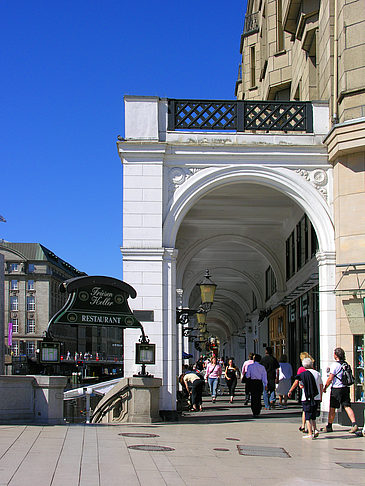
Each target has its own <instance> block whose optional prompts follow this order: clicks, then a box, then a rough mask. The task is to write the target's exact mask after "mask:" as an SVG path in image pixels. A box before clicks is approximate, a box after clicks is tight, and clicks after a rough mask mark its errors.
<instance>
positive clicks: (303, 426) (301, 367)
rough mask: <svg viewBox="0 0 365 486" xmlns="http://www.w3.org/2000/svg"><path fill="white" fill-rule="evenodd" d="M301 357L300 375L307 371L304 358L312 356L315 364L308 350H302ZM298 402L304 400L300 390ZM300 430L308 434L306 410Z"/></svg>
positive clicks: (298, 373)
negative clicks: (303, 362)
mask: <svg viewBox="0 0 365 486" xmlns="http://www.w3.org/2000/svg"><path fill="white" fill-rule="evenodd" d="M299 358H300V366H299V368H298V371H297V375H300V373H303V371H305V368H304V366H303V365H302V361H303V359H304V358H310V359H311V360H312V363H313V366H314V359H313V358H312V356H311V355H310V354H309V353H307V351H303V352H301V353H300V354H299ZM298 402H299V403H300V404H301V402H302V397H301V393H300V391H299V396H298ZM299 430H300V432H303V434H308V430H307V428H306V420H305V413H304V412H303V413H302V425H301V426H300V427H299Z"/></svg>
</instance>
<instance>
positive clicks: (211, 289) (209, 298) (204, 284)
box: [197, 269, 217, 313]
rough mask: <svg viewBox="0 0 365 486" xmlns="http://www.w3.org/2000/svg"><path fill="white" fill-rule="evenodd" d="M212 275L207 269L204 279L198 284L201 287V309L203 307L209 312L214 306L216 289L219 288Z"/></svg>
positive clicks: (204, 310)
mask: <svg viewBox="0 0 365 486" xmlns="http://www.w3.org/2000/svg"><path fill="white" fill-rule="evenodd" d="M210 277H211V275H210V274H209V270H208V269H207V270H206V271H205V276H204V278H203V280H202V281H201V282H200V283H198V284H197V285H198V286H199V288H200V295H201V299H202V303H201V305H200V308H199V310H200V309H202V310H203V312H205V313H207V312H209V311H210V309H211V308H212V305H213V300H214V294H215V289H216V288H217V285H216V284H215V283H214V282H212V280H211V278H210Z"/></svg>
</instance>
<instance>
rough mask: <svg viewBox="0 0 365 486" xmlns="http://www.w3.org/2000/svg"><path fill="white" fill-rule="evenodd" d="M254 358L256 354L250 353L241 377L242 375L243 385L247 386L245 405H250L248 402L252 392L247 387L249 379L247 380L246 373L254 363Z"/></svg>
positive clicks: (243, 366)
mask: <svg viewBox="0 0 365 486" xmlns="http://www.w3.org/2000/svg"><path fill="white" fill-rule="evenodd" d="M253 356H254V354H253V353H250V354H249V355H248V360H246V361H245V362H244V363H243V365H242V370H241V375H242V383H244V384H245V405H248V402H249V400H250V392H249V390H248V386H247V378H246V371H247V367H248V366H249V365H250V364H252V363H253Z"/></svg>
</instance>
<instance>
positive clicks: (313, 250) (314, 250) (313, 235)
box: [311, 225, 318, 257]
mask: <svg viewBox="0 0 365 486" xmlns="http://www.w3.org/2000/svg"><path fill="white" fill-rule="evenodd" d="M317 251H318V239H317V235H316V231H315V229H314V228H313V226H312V225H311V257H314V256H315V254H316V253H317Z"/></svg>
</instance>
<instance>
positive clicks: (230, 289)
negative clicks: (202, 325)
mask: <svg viewBox="0 0 365 486" xmlns="http://www.w3.org/2000/svg"><path fill="white" fill-rule="evenodd" d="M302 214H303V211H302V210H301V209H300V208H299V207H298V206H297V205H296V203H294V202H293V201H292V200H291V199H290V198H289V197H288V196H287V195H285V194H282V193H280V192H278V191H277V190H275V189H272V188H269V187H266V186H264V185H259V184H254V183H242V182H240V183H235V184H227V185H224V186H221V187H219V188H217V189H215V190H212V191H211V192H210V193H208V194H207V195H205V196H204V197H202V198H201V199H200V200H199V201H198V202H197V204H196V205H195V206H194V207H193V208H192V209H191V210H190V211H189V212H188V214H187V215H186V217H185V219H184V221H183V223H182V225H181V226H180V228H179V233H178V237H177V242H176V247H177V248H178V250H179V254H178V260H177V279H178V282H177V283H178V287H179V286H180V287H181V288H182V289H183V290H184V302H185V305H188V306H189V307H190V308H197V306H198V305H199V303H200V295H199V289H198V287H196V283H198V282H199V281H200V280H201V279H202V277H203V276H204V272H205V269H206V268H208V269H209V270H210V273H211V275H212V280H213V281H214V282H215V283H216V284H217V291H216V296H215V301H214V305H213V308H212V310H211V311H210V312H209V314H208V320H207V322H208V329H209V331H210V332H214V333H216V334H217V335H218V336H220V337H224V336H225V337H227V335H228V334H229V333H235V332H240V331H242V329H243V327H244V326H245V321H248V318H249V314H250V311H251V310H252V301H253V294H254V295H255V297H256V300H257V304H258V309H260V308H264V306H265V271H266V270H267V268H268V267H269V266H270V265H271V267H272V268H273V270H274V273H275V275H276V280H277V286H278V290H279V291H284V290H285V241H286V239H287V237H288V235H289V234H290V232H291V231H292V229H293V227H294V225H295V224H296V223H297V222H298V220H299V219H300V217H301V215H302Z"/></svg>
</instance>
